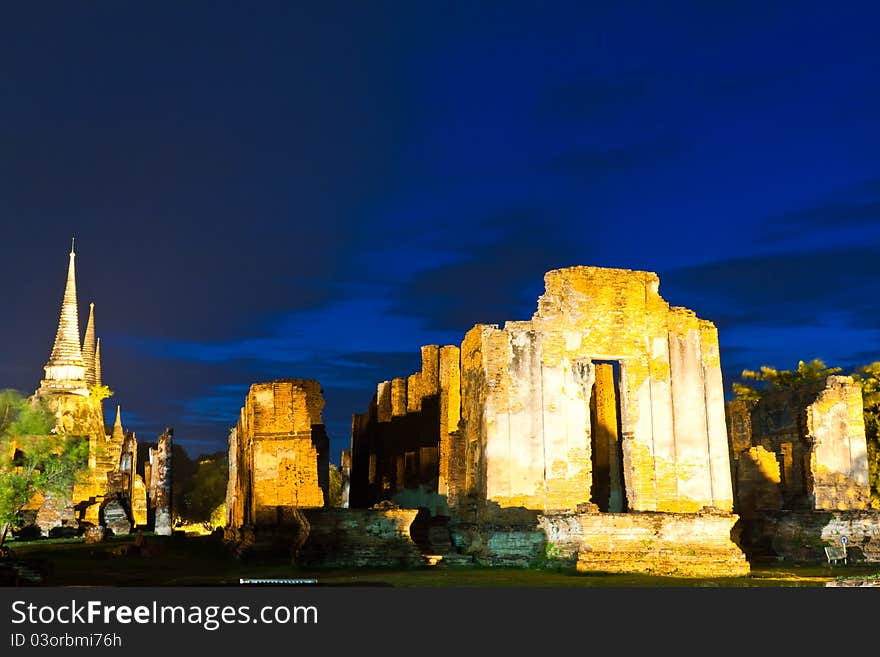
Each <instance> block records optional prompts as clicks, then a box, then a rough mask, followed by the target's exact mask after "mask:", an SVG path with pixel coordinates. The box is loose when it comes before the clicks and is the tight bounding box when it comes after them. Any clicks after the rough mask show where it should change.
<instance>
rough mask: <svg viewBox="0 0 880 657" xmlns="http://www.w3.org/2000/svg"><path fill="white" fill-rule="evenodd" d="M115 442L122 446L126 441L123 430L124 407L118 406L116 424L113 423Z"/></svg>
mask: <svg viewBox="0 0 880 657" xmlns="http://www.w3.org/2000/svg"><path fill="white" fill-rule="evenodd" d="M113 440H115V441H118V443H119V444H120V445H121V444H122V441H123V440H125V431H123V429H122V406H118V405H117V406H116V422H114V423H113Z"/></svg>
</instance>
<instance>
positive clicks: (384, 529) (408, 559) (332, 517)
mask: <svg viewBox="0 0 880 657" xmlns="http://www.w3.org/2000/svg"><path fill="white" fill-rule="evenodd" d="M416 514H417V511H415V510H413V509H387V510H386V509H345V510H343V509H306V510H304V511H303V516H304V518H305V521H306V524H307V530H306V536H305V538H304V542H303V545H302V547H301V548H300V550H299V552H298V555H297V562H298V563H300V564H302V565H311V566H322V567H384V566H415V565H420V564H421V563H422V558H421V552H420V551H419V548H418V547H417V546H416V544H415V543H414V542H413V540H412V537H411V536H410V526H411V525H412V522H413V520H414V519H415V517H416Z"/></svg>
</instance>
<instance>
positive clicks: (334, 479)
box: [327, 463, 342, 507]
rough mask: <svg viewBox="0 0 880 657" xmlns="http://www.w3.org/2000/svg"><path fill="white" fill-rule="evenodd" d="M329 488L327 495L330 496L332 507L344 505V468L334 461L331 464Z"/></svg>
mask: <svg viewBox="0 0 880 657" xmlns="http://www.w3.org/2000/svg"><path fill="white" fill-rule="evenodd" d="M329 480H330V481H329V483H330V485H329V489H330V490H328V491H327V497H329V498H330V499H329V504H330V506H332V507H340V506H342V470H340V469H339V468H338V467H337V466H336V465H334V464H333V463H331V464H330V477H329Z"/></svg>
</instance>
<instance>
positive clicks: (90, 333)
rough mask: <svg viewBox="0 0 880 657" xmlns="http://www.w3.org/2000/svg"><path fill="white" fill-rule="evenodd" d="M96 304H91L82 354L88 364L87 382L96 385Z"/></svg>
mask: <svg viewBox="0 0 880 657" xmlns="http://www.w3.org/2000/svg"><path fill="white" fill-rule="evenodd" d="M95 351H96V346H95V304H94V303H90V304H89V321H88V324H86V335H85V338H84V339H83V346H82V355H83V361H85V364H86V384H88V385H89V386H93V385H95Z"/></svg>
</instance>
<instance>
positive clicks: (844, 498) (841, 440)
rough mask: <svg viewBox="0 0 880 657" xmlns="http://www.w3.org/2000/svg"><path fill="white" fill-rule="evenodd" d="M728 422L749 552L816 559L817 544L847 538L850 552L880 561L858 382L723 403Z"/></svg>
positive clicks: (819, 384)
mask: <svg viewBox="0 0 880 657" xmlns="http://www.w3.org/2000/svg"><path fill="white" fill-rule="evenodd" d="M727 421H728V431H729V434H730V446H731V454H732V466H733V480H734V485H735V492H736V504H735V507H736V511H737V513H739V514H740V515H742V517H743V527H744V532H743V538H744V541H745V544H746V546H747V548H748V549H749V550H750V552H753V553H756V554H764V555H768V556H771V555H772V556H781V557H784V558H787V559H789V560H794V561H809V560H816V559H819V558H822V554H821V553H822V549H821V548H822V546H823V545H828V544H838V545H839V543H840V537H841V536H846V537H847V539H848V541H849V548H848V549H850V550H851V551H854V552H857V553H859V554H857V555H856V554H854V555H853V556H858V557H863V558H869V559H870V560H873V561H877V560H880V513H878V512H876V511H871V510H869V509H870V488H869V483H868V462H867V445H866V441H865V424H864V412H863V406H862V391H861V386H859V385H858V384H857V383H855V382H854V381H853V379H852V378H851V377H848V376H829V377H827V378H825V379H822V380H819V381H815V382H810V383H807V384H803V385H801V386H799V387H797V388H794V389H786V390H773V391H770V392H767V393H765V394H764V395H762V397H761V399H760V400H758V401H754V400H734V401H730V402H728V403H727Z"/></svg>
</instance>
